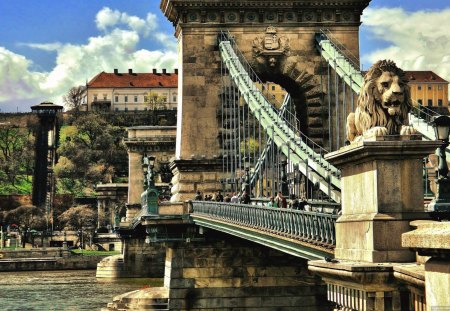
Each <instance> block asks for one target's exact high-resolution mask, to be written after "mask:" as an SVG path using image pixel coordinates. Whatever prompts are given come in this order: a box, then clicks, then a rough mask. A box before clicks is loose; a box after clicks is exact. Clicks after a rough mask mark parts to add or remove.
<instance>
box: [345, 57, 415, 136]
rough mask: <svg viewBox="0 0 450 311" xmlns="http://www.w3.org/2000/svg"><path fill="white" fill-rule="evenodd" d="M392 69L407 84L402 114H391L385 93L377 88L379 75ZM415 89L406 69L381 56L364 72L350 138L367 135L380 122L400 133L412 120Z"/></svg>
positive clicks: (390, 131)
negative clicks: (407, 76)
mask: <svg viewBox="0 0 450 311" xmlns="http://www.w3.org/2000/svg"><path fill="white" fill-rule="evenodd" d="M385 71H389V72H392V73H394V74H395V75H397V76H398V77H399V83H401V84H402V86H403V94H404V97H403V98H404V100H403V102H401V104H400V114H399V115H395V116H391V115H389V114H388V113H387V111H386V109H385V108H383V106H382V105H381V100H382V99H381V94H379V92H378V89H377V85H376V83H377V79H378V78H379V77H380V76H381V75H382V73H383V72H385ZM411 107H412V102H411V91H410V88H409V86H408V80H407V78H406V76H405V73H404V71H403V70H401V69H400V68H398V67H397V65H396V64H395V63H394V62H393V61H391V60H381V61H378V62H377V63H375V64H374V65H373V66H372V67H371V68H370V69H369V71H368V72H367V73H366V75H365V76H364V81H363V85H362V87H361V92H360V94H359V98H358V103H357V108H356V111H355V113H354V114H353V113H352V114H353V115H352V114H350V115H349V118H348V120H347V138H348V140H349V141H353V140H354V138H355V137H357V136H361V135H363V134H364V133H365V132H366V131H368V130H369V129H371V128H373V127H376V126H380V127H386V128H387V130H388V135H398V134H399V133H400V129H401V126H402V125H408V124H409V118H408V113H409V111H410V110H411Z"/></svg>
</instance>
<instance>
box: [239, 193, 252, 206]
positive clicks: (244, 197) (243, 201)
mask: <svg viewBox="0 0 450 311" xmlns="http://www.w3.org/2000/svg"><path fill="white" fill-rule="evenodd" d="M241 204H250V195H249V194H248V192H247V191H244V193H243V194H242V197H241Z"/></svg>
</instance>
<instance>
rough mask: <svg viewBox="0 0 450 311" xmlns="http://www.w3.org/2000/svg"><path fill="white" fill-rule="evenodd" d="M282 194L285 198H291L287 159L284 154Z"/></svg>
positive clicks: (282, 156)
mask: <svg viewBox="0 0 450 311" xmlns="http://www.w3.org/2000/svg"><path fill="white" fill-rule="evenodd" d="M280 158H281V193H282V194H283V196H285V197H287V196H289V185H288V180H287V172H286V167H287V157H286V156H285V155H284V154H281V157H280Z"/></svg>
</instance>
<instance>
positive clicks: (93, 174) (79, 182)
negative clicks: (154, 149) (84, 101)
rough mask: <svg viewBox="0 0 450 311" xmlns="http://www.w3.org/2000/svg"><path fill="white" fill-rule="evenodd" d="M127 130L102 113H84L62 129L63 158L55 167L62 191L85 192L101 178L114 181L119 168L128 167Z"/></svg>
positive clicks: (61, 157) (103, 180) (102, 180)
mask: <svg viewBox="0 0 450 311" xmlns="http://www.w3.org/2000/svg"><path fill="white" fill-rule="evenodd" d="M123 137H125V131H124V130H123V129H121V128H118V127H114V126H112V125H111V124H109V123H108V122H106V120H105V119H104V117H103V116H101V115H100V114H95V113H89V114H86V115H82V116H80V117H79V118H78V119H77V120H75V122H74V123H73V126H70V127H64V128H63V129H62V131H61V142H60V147H59V148H58V153H59V155H60V158H59V162H58V164H57V165H56V167H55V175H56V176H57V181H58V189H59V191H60V192H63V193H64V192H68V193H72V194H85V193H86V192H90V191H93V189H94V186H95V185H96V184H98V183H99V182H106V183H107V182H112V180H113V178H114V177H115V175H116V172H118V171H119V172H120V171H124V170H125V171H126V169H127V168H126V165H127V161H126V159H127V153H126V149H125V145H124V144H123V142H122V138H123Z"/></svg>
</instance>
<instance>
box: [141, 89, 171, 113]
mask: <svg viewBox="0 0 450 311" xmlns="http://www.w3.org/2000/svg"><path fill="white" fill-rule="evenodd" d="M144 102H145V103H146V105H147V106H148V107H149V109H150V110H163V109H167V105H166V104H167V97H165V96H162V95H159V94H158V93H156V92H153V91H150V92H148V93H147V95H145V96H144Z"/></svg>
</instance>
